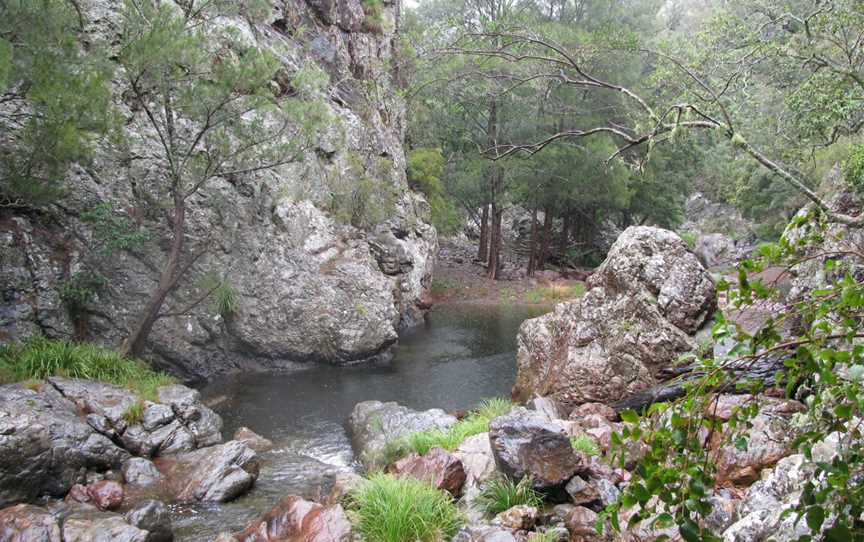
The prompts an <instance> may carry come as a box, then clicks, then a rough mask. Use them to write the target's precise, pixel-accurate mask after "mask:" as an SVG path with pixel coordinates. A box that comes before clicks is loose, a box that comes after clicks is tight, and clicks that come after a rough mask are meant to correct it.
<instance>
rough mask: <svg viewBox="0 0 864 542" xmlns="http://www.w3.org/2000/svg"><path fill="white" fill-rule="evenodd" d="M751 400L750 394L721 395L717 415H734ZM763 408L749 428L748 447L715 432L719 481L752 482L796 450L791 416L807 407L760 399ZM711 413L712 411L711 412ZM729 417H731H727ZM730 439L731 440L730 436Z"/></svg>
mask: <svg viewBox="0 0 864 542" xmlns="http://www.w3.org/2000/svg"><path fill="white" fill-rule="evenodd" d="M747 401H749V399H748V396H740V397H734V396H721V397H720V400H719V401H718V408H717V414H716V416H717V417H718V418H719V419H724V418H723V417H722V416H724V415H726V416H728V415H730V414H731V412H732V411H733V409H734V408H737V407H738V406H740V405H742V404H746V403H747ZM760 402H761V403H763V407H762V408H760V412H759V414H758V415H757V416H756V417H755V418H753V419H752V420H751V421H750V423H751V427H749V428H748V429H747V430H746V438H747V448H746V449H744V450H741V449H739V448H738V447H737V446H735V444H734V443H733V442H725V443H724V444H723V445H722V447H719V446H720V441H721V439H722V435H720V434H718V433H715V434H714V441H713V442H712V444H711V445H712V447H714V448H715V449H716V448H718V447H719V450H718V451H717V482H718V484H720V485H724V484H726V485H728V484H749V483H751V482H753V481H755V480H756V479H757V478H759V473H760V472H761V471H762V470H763V469H766V468H769V467H773V466H774V465H775V464H776V463H777V462H778V461H779V460H780V459H782V458H784V457H786V456H788V455H790V454H791V453H792V452H793V449H792V441H793V440H794V436H795V435H794V434H793V433H792V432H790V431H789V417H790V416H791V414H793V413H795V412H801V411H802V410H803V409H804V406H803V405H802V404H800V403H798V402H797V401H782V400H777V399H771V398H765V399H760ZM709 415H710V413H709ZM726 419H728V418H726ZM727 440H728V439H727Z"/></svg>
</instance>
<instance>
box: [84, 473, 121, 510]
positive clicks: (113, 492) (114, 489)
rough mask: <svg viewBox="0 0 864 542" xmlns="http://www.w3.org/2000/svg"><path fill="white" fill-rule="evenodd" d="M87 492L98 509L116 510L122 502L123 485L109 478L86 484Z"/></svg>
mask: <svg viewBox="0 0 864 542" xmlns="http://www.w3.org/2000/svg"><path fill="white" fill-rule="evenodd" d="M87 494H88V495H90V502H92V503H93V504H94V505H95V506H96V507H97V508H98V509H99V510H116V509H117V508H120V505H121V504H123V486H121V485H120V484H118V483H117V482H113V481H111V480H103V481H101V482H97V483H95V484H93V485H91V486H87Z"/></svg>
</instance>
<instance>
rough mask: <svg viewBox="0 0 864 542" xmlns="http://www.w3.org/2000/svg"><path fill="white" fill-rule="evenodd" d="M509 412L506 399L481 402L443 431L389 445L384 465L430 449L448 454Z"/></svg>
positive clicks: (424, 452) (424, 432)
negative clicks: (438, 449)
mask: <svg viewBox="0 0 864 542" xmlns="http://www.w3.org/2000/svg"><path fill="white" fill-rule="evenodd" d="M512 408H513V403H512V402H511V401H509V400H507V399H502V398H493V399H484V400H483V401H481V402H480V405H479V406H478V407H477V408H476V409H474V410H472V411H471V412H469V413H468V415H467V416H465V417H464V418H463V419H461V420H459V421H458V422H456V424H455V425H454V426H453V427H451V428H450V429H448V430H446V431H441V430H437V429H433V430H429V431H421V432H419V433H412V434H410V435H408V436H406V437H404V438H401V439H397V440H396V441H393V442H391V443H390V444H389V446H388V447H387V449H386V450H385V454H384V456H385V461H386V462H387V463H388V464H389V463H392V462H394V461H396V460H397V459H399V458H400V457H403V456H405V455H408V454H409V453H412V452H416V453H418V454H420V455H424V454H426V453H427V452H428V451H429V450H431V449H432V448H442V449H444V450H447V451H448V452H452V451H453V450H455V449H456V448H458V447H459V445H460V444H462V443H463V442H465V440H466V439H467V438H468V437H473V436H474V435H479V434H480V433H485V432H487V431H489V422H491V421H492V420H493V419H495V418H497V417H498V416H502V415H504V414H506V413H508V412H510V410H511V409H512Z"/></svg>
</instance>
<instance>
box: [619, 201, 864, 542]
mask: <svg viewBox="0 0 864 542" xmlns="http://www.w3.org/2000/svg"><path fill="white" fill-rule="evenodd" d="M828 238H830V239H831V241H832V242H833V243H837V244H838V245H839V247H841V248H840V252H841V253H842V255H843V256H844V258H843V259H842V260H838V259H835V258H836V256H838V253H837V252H835V249H833V248H832V249H830V250H829V249H826V245H825V241H826V239H828ZM820 261H824V262H825V264H824V274H825V277H826V279H827V284H826V286H825V287H823V288H821V289H817V290H813V291H811V292H808V293H805V294H804V295H803V297H802V298H801V299H800V300H798V301H796V303H795V304H794V305H789V309H788V310H787V311H784V312H783V313H779V314H776V315H774V316H773V318H771V319H769V320H768V321H767V322H766V323H765V324H764V326H763V327H762V328H761V329H759V330H757V331H756V332H755V333H753V334H749V333H747V332H746V331H745V330H744V329H742V328H740V327H739V326H737V325H735V324H734V323H731V322H727V321H726V320H725V318H724V317H723V315H722V314H719V315H718V316H717V318H716V323H715V325H714V327H713V337H714V339H715V340H717V341H719V340H727V341H732V342H734V343H735V344H736V345H737V346H736V347H735V348H733V349H732V351H731V352H730V353H729V354H728V355H726V356H725V357H724V358H721V359H712V358H704V359H701V358H700V359H699V360H698V363H699V364H700V365H701V370H700V372H701V374H702V375H703V376H702V377H701V378H700V379H699V380H697V381H695V382H693V383H690V384H687V385H686V386H685V392H686V393H685V396H684V397H682V398H681V399H678V400H675V401H672V402H670V403H663V404H654V405H652V406H651V407H650V408H649V409H648V410H647V411H646V412H645V413H644V414H643V415H642V416H640V415H639V414H638V413H635V412H632V411H631V412H623V413H622V414H621V418H622V420H623V421H624V422H625V423H626V427H625V429H624V430H623V431H622V432H621V434H616V435H614V436H613V439H612V440H613V444H614V445H615V446H616V448H617V450H616V452H615V457H616V458H618V459H620V461H621V462H623V461H624V459H625V455H626V448H627V446H626V444H625V441H627V440H629V441H633V442H636V441H641V442H643V443H644V444H645V445H646V446H647V451H646V454H645V456H644V457H643V458H642V459H640V460H639V462H638V465H637V467H636V469H635V471H634V477H633V479H632V481H631V483H630V485H629V486H628V487H627V488H626V489H625V491H624V492H623V493H622V496H621V499H620V501H619V502H618V504H617V505H616V506H613V507H612V508H611V509H610V510H609V516H608V517H609V519H611V520H612V523H613V526H615V527H616V529H617V528H621V527H622V526H620V525H618V513H619V511H620V510H621V509H626V508H633V509H634V512H635V513H634V515H633V516H632V519H631V521H630V525H629V526H628V528H629V527H632V525H633V524H635V523H637V522H639V521H643V520H650V521H657V522H659V523H660V524H661V525H664V524H665V525H677V526H678V528H679V530H680V532H681V533H682V536H683V537H684V539H685V540H687V541H696V540H700V541H701V540H709V541H710V540H718V538H717V535H718V533H711V532H708V531H707V530H705V529H704V528H703V527H701V525H704V524H703V523H702V522H701V519H702V518H704V517H705V516H707V515H708V514H709V513H710V512H711V509H712V507H711V504H710V502H709V500H708V499H709V497H710V493H711V491H712V489H713V487H714V485H715V475H716V463H715V461H716V454H715V453H714V452H713V445H712V446H711V447H709V446H706V445H705V441H704V438H703V437H702V435H703V434H704V432H705V431H709V432H711V433H713V434H715V435H719V436H720V437H721V439H722V442H721V445H723V446H736V447H738V448H740V449H746V448H747V447H748V444H749V443H748V438H747V435H748V434H747V431H748V428H749V427H750V424H751V422H752V420H753V419H754V418H755V417H756V416H757V415H758V414H759V412H760V407H759V402H758V401H751V402H748V403H744V404H743V405H742V406H740V407H738V408H736V409H734V410H733V412H732V414H731V417H730V418H729V419H728V420H727V421H723V420H718V419H716V418H715V417H713V416H711V415H710V413H711V412H712V411H713V409H714V406H715V401H717V397H718V396H717V395H716V394H714V393H713V392H714V390H717V389H732V388H735V389H737V390H739V391H746V392H750V393H754V394H756V393H759V392H760V391H762V387H763V383H762V381H750V380H746V379H744V378H743V377H741V376H740V373H736V372H732V371H727V370H725V368H724V366H725V365H726V364H730V363H740V362H742V361H746V362H747V363H753V362H756V361H758V360H760V359H761V358H764V357H766V356H769V355H776V354H778V353H780V354H782V355H783V356H784V366H785V371H781V372H778V374H776V375H775V376H774V379H775V385H776V387H778V388H779V389H780V390H783V391H785V393H786V394H787V395H789V396H797V397H799V398H802V399H803V400H804V403H805V405H806V412H804V413H802V414H799V415H796V417H795V419H794V420H793V423H791V424H790V426H789V428H790V430H791V431H790V434H789V439H790V441H791V444H792V446H793V448H794V449H797V451H799V452H800V453H802V454H804V456H805V458H806V459H807V461H808V463H809V465H808V467H807V468H808V469H809V468H812V469H813V471H814V474H813V476H811V477H808V478H806V479H805V480H804V483H803V488H802V489H803V492H802V496H801V499H800V500H799V502H798V503H797V505H795V506H794V508H793V509H791V510H790V511H789V512H788V513H789V514H792V515H794V516H795V517H796V518H798V519H799V520H800V521H805V523H806V525H807V526H808V527H809V528H810V531H811V536H809V537H807V538H806V539H807V540H816V539H822V537H823V535H824V537H825V539H827V540H861V539H864V531H862V529H861V526H860V523H856V522H855V520H854V519H853V518H858V517H860V515H861V513H862V512H864V495H862V494H861V492H860V491H859V490H858V489H857V488H858V487H860V486H859V485H858V484H856V483H854V482H853V480H856V479H857V477H860V476H861V473H862V472H864V453H862V449H861V447H860V446H859V445H857V443H858V442H859V440H860V438H861V433H860V430H859V427H860V422H859V421H860V419H861V416H862V415H864V388H862V386H861V378H862V375H864V369H862V367H864V347H862V346H861V345H860V344H858V339H857V338H858V337H860V336H861V319H860V316H859V315H860V311H861V310H862V309H864V284H862V282H861V281H860V279H858V278H856V275H855V274H854V273H853V272H852V270H853V269H856V268H857V267H858V266H860V265H861V264H862V263H864V255H862V254H861V253H860V252H858V250H857V249H855V248H854V245H853V244H850V243H847V241H845V240H844V239H843V235H842V234H837V233H832V230H830V229H828V227H827V224H826V223H825V222H823V221H822V219H821V217H820V216H819V214H818V213H816V212H811V213H810V214H809V215H806V216H805V215H799V216H796V217H795V218H794V219H793V221H792V224H791V225H790V230H789V231H788V232H787V233H786V235H784V236H783V237H782V238H781V239H780V240H779V241H778V242H777V243H769V244H764V245H762V246H761V247H760V248H759V251H758V254H757V256H756V257H755V259H752V260H745V261H743V262H741V263H740V264H739V266H738V281H737V286H735V287H732V286H731V285H730V284H729V283H728V282H727V281H725V280H722V281H720V283H719V284H718V289H719V290H720V291H721V292H725V295H727V297H728V299H729V302H730V304H731V306H732V307H733V308H734V309H736V310H746V309H747V308H748V307H750V306H752V305H753V304H754V303H756V302H758V301H760V300H765V299H776V298H778V297H779V292H778V291H777V290H776V289H775V288H774V287H772V286H771V285H766V284H763V283H762V282H761V280H756V279H752V278H751V276H752V275H753V274H754V273H758V272H760V271H762V270H764V269H765V268H766V267H768V266H782V267H787V266H789V267H792V268H794V267H795V266H797V265H801V264H805V265H806V263H807V262H820ZM790 321H792V322H801V325H800V326H798V327H796V328H794V329H796V330H797V331H796V334H794V335H793V336H791V337H790V336H783V335H782V334H781V333H780V331H779V330H780V329H783V327H784V325H785V324H786V323H787V322H790ZM838 433H839V435H841V436H840V438H841V443H840V445H839V446H838V447H837V453H836V455H835V457H833V458H831V459H829V460H827V461H822V460H816V459H815V458H814V457H813V454H812V452H813V449H814V447H815V445H816V444H817V443H819V442H821V441H824V440H825V439H826V438H828V437H829V435H832V434H838ZM619 446H620V447H619ZM804 472H806V470H805V471H804ZM654 497H658V498H659V500H655V499H653V498H654ZM823 529H824V530H825V531H824V533H823Z"/></svg>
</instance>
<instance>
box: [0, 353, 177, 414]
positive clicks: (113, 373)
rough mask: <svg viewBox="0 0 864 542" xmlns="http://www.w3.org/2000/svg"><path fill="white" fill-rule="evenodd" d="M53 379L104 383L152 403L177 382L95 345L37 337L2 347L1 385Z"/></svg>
mask: <svg viewBox="0 0 864 542" xmlns="http://www.w3.org/2000/svg"><path fill="white" fill-rule="evenodd" d="M49 376H64V377H69V378H86V379H90V380H101V381H103V382H108V383H110V384H116V385H118V386H122V387H124V388H128V389H130V390H132V391H134V392H136V393H137V394H138V395H139V396H141V397H142V398H143V399H150V400H153V399H155V398H156V389H157V388H158V387H159V386H164V385H166V384H173V383H175V382H176V380H175V379H174V378H173V377H171V376H169V375H167V374H165V373H160V372H157V371H154V370H153V369H151V368H150V367H148V366H147V364H145V363H144V362H143V361H140V360H135V359H124V358H121V357H120V356H119V355H117V353H116V352H114V351H112V350H108V349H106V348H102V347H99V346H96V345H93V344H87V343H81V344H78V343H71V342H67V341H60V340H54V339H48V338H45V337H33V338H30V339H28V340H27V341H25V342H23V343H15V344H11V345H7V346H0V383H4V384H7V383H12V382H22V381H28V380H34V379H35V380H40V379H44V378H47V377H49Z"/></svg>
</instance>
